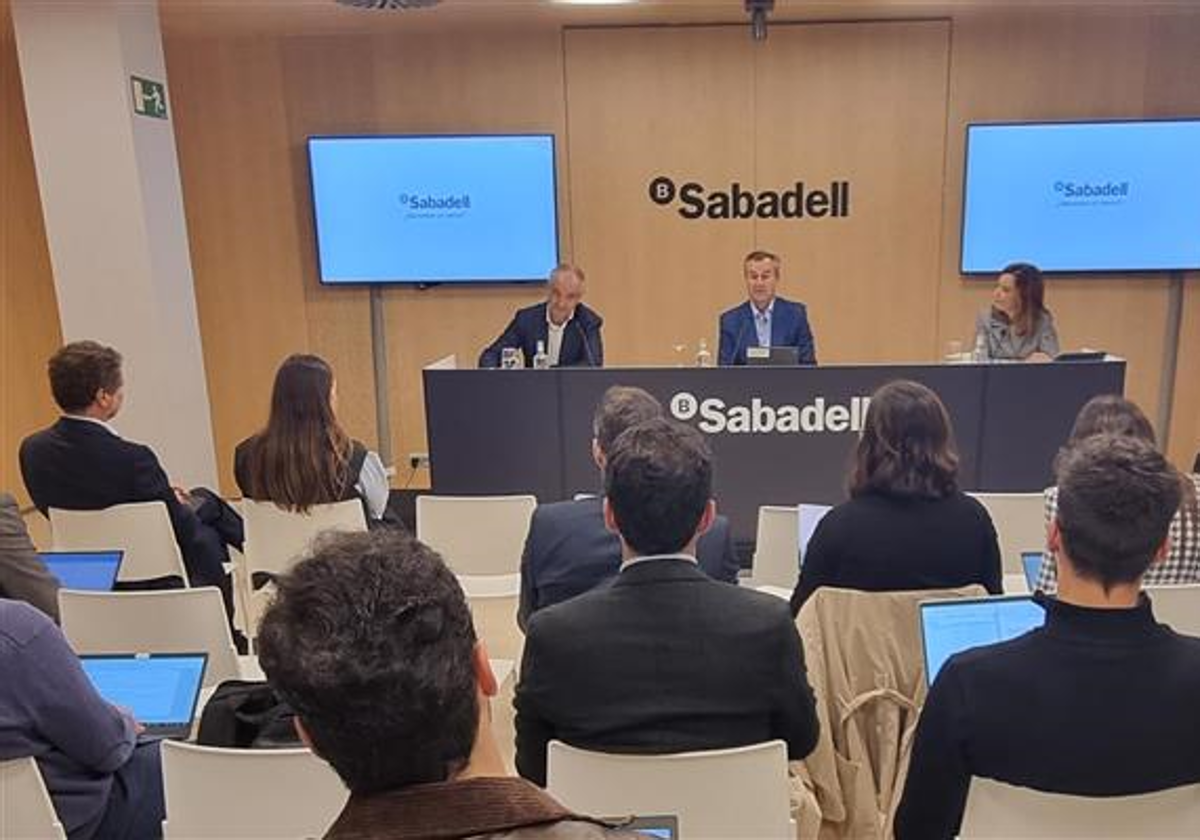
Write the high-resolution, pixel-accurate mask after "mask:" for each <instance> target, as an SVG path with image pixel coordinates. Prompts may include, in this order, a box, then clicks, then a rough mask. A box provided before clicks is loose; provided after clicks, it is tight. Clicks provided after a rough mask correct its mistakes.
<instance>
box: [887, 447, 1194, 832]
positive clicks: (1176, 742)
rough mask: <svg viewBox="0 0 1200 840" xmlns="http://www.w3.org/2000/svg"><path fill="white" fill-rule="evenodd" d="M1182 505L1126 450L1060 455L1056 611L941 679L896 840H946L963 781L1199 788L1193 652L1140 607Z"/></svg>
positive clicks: (1160, 467) (1090, 789)
mask: <svg viewBox="0 0 1200 840" xmlns="http://www.w3.org/2000/svg"><path fill="white" fill-rule="evenodd" d="M1183 493H1184V489H1183V484H1182V481H1181V477H1180V475H1179V473H1177V472H1176V471H1175V469H1174V468H1173V467H1171V465H1170V464H1168V463H1167V461H1166V460H1165V459H1164V458H1163V457H1162V455H1160V454H1159V453H1158V452H1156V451H1155V450H1154V448H1153V446H1152V445H1150V444H1148V443H1146V442H1144V441H1141V440H1137V439H1135V438H1131V437H1117V436H1113V435H1096V436H1093V437H1090V438H1087V439H1085V440H1082V441H1080V442H1078V443H1076V444H1073V445H1072V446H1071V448H1070V449H1068V450H1065V451H1064V452H1063V454H1062V455H1060V456H1059V462H1058V512H1057V516H1056V519H1055V521H1054V522H1053V523H1051V526H1050V533H1049V537H1048V544H1049V547H1050V550H1051V551H1052V552H1053V553H1054V554H1055V556H1056V557H1057V558H1058V575H1059V578H1058V598H1057V600H1054V599H1045V600H1044V601H1043V605H1044V606H1045V609H1046V623H1045V626H1043V627H1041V628H1039V629H1037V630H1033V631H1031V632H1029V633H1026V634H1025V635H1023V636H1019V637H1018V638H1016V639H1013V640H1011V641H1008V642H1003V643H1001V644H997V645H988V646H985V647H980V648H975V649H974V650H968V651H965V652H963V653H960V654H957V655H955V656H953V657H951V658H950V659H949V661H948V662H947V663H946V664H945V665H944V666H943V667H942V669H941V671H939V672H938V676H937V679H936V680H935V681H934V684H933V686H932V688H931V689H930V691H929V698H928V700H927V701H926V704H925V708H924V710H923V712H922V714H921V721H920V724H919V725H918V728H917V735H916V741H915V743H914V746H913V753H912V763H911V765H910V767H909V771H908V782H907V784H906V785H905V788H904V797H903V799H902V801H901V803H900V808H899V810H898V811H897V814H896V823H895V825H896V837H897V840H917V838H919V840H931V838H951V837H955V836H957V835H958V830H959V823H960V822H961V821H962V816H963V810H964V807H965V804H966V800H967V793H968V790H969V788H970V784H971V777H972V776H980V777H985V778H991V779H997V780H999V781H1001V782H1006V783H1008V784H1012V785H1019V786H1021V787H1029V788H1035V789H1037V790H1041V791H1047V792H1050V793H1066V794H1074V795H1077V796H1119V795H1126V794H1139V793H1149V792H1151V791H1156V790H1164V789H1166V788H1171V787H1176V786H1179V785H1185V784H1195V783H1197V782H1200V726H1197V725H1196V714H1197V713H1196V710H1197V709H1198V708H1200V639H1196V638H1191V637H1188V636H1180V635H1177V634H1176V633H1175V632H1174V631H1172V630H1171V629H1170V628H1169V627H1166V626H1165V625H1162V624H1158V623H1157V622H1155V620H1154V614H1153V612H1152V611H1151V600H1150V598H1148V597H1147V596H1146V595H1145V594H1144V593H1142V592H1141V581H1142V576H1143V575H1144V574H1145V573H1146V570H1147V569H1148V568H1149V567H1150V564H1151V563H1154V562H1156V561H1157V560H1161V559H1162V558H1163V557H1165V556H1166V552H1167V550H1168V546H1169V544H1170V540H1169V537H1168V532H1169V530H1170V525H1171V519H1172V517H1173V516H1174V515H1175V511H1176V509H1178V507H1179V505H1180V500H1181V499H1182V498H1183ZM1188 503H1191V502H1190V501H1189V502H1188Z"/></svg>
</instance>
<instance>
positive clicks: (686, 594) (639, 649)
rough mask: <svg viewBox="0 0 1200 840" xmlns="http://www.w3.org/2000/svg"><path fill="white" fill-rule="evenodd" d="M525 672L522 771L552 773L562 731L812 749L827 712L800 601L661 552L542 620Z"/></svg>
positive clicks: (644, 748) (792, 753) (662, 746)
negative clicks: (796, 617)
mask: <svg viewBox="0 0 1200 840" xmlns="http://www.w3.org/2000/svg"><path fill="white" fill-rule="evenodd" d="M520 673H521V678H520V682H519V683H518V684H517V689H516V699H515V700H514V705H515V706H516V711H517V715H516V730H517V771H518V772H519V773H520V774H521V775H522V776H524V777H525V778H527V779H529V780H530V781H533V782H537V783H538V784H543V785H544V784H545V782H546V745H547V744H548V743H549V742H550V740H551V739H552V738H558V739H559V740H561V741H565V742H566V743H568V744H572V745H574V746H578V747H583V748H585V749H594V750H611V751H625V752H645V753H671V752H683V751H687V750H706V749H720V748H726V747H737V746H745V745H748V744H756V743H760V742H762V741H769V740H771V739H773V738H781V739H783V740H784V741H786V742H787V745H788V756H789V757H790V758H793V759H801V758H804V757H805V756H806V755H808V753H809V752H810V751H811V750H812V748H813V746H814V745H815V744H816V741H817V714H816V709H815V707H814V704H813V694H812V689H811V688H810V687H809V685H808V678H807V675H806V672H805V667H804V653H803V650H802V649H801V647H800V637H799V635H798V634H797V632H796V626H795V624H793V623H792V617H791V615H790V614H789V612H788V608H787V604H786V603H785V602H784V601H782V600H780V599H779V598H776V597H774V596H772V595H766V594H763V593H761V592H756V591H754V590H752V589H742V588H740V587H736V586H730V585H729V584H727V583H718V582H717V581H714V580H712V579H711V578H709V577H708V576H707V575H705V574H704V572H702V571H700V569H699V568H697V567H696V565H695V564H694V563H692V562H691V561H688V560H678V559H654V560H645V561H643V562H641V563H637V564H635V565H632V566H629V567H627V568H626V569H625V570H624V571H622V572H621V574H620V575H618V576H617V579H616V580H615V581H613V583H612V585H611V586H602V587H600V588H599V589H593V590H592V591H591V592H587V593H584V594H583V595H580V596H579V597H578V598H572V599H571V600H570V601H565V602H563V603H561V604H557V605H555V606H553V607H547V608H546V609H544V610H539V611H538V612H537V613H535V614H534V615H533V617H532V618H531V619H530V621H529V631H528V633H527V634H526V637H525V653H524V657H523V659H522V661H521V672H520Z"/></svg>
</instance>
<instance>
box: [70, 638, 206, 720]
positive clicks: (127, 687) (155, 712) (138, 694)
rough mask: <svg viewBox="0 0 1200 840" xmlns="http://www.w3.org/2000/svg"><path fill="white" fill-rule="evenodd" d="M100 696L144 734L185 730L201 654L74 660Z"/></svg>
mask: <svg viewBox="0 0 1200 840" xmlns="http://www.w3.org/2000/svg"><path fill="white" fill-rule="evenodd" d="M79 661H80V663H81V664H82V665H83V670H84V673H86V674H87V675H88V678H89V679H91V681H92V685H94V686H95V687H96V691H97V692H99V694H100V696H101V697H103V698H104V699H105V700H107V701H108V702H110V703H112V704H113V705H114V706H121V707H122V708H125V709H128V710H129V711H131V712H132V713H133V716H134V718H136V719H137V721H138V722H139V723H141V724H143V725H145V726H146V728H147V729H148V730H150V731H151V732H154V731H155V730H162V729H163V728H170V727H189V728H190V727H191V723H192V717H193V716H194V715H195V713H196V700H197V699H198V698H199V696H200V686H201V684H202V681H203V678H204V667H205V665H206V664H207V662H208V654H207V653H159V654H111V655H109V654H104V655H89V656H81V657H79Z"/></svg>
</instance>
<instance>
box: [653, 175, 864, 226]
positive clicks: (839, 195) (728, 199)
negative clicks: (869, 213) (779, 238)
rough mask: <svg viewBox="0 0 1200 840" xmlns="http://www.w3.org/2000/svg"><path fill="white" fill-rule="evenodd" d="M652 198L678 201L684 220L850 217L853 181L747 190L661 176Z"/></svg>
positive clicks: (664, 203) (735, 184)
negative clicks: (710, 186)
mask: <svg viewBox="0 0 1200 840" xmlns="http://www.w3.org/2000/svg"><path fill="white" fill-rule="evenodd" d="M649 194H650V200H651V201H652V202H654V203H655V204H657V205H659V206H660V207H670V206H672V205H675V204H678V206H677V207H676V212H677V213H679V215H680V216H682V217H683V218H685V219H845V218H848V217H849V216H850V182H849V181H832V182H831V183H830V184H829V186H828V187H826V186H824V185H822V186H821V187H819V188H818V187H810V186H809V185H808V184H806V183H805V182H804V181H796V182H795V184H793V185H792V187H791V188H790V189H785V190H762V191H759V192H755V191H754V190H749V189H745V188H743V187H742V185H741V184H740V183H739V182H737V181H734V182H733V183H732V184H730V185H729V187H728V188H727V189H719V190H710V189H709V188H708V187H706V186H704V184H701V183H698V182H696V181H687V182H686V183H684V184H680V185H676V183H675V181H674V180H673V179H672V178H668V177H667V176H666V175H659V176H658V177H656V178H654V179H653V180H651V181H650V186H649Z"/></svg>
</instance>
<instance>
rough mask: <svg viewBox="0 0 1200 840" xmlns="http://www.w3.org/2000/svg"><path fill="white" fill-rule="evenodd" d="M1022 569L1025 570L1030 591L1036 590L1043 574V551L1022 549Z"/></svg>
mask: <svg viewBox="0 0 1200 840" xmlns="http://www.w3.org/2000/svg"><path fill="white" fill-rule="evenodd" d="M1021 569H1022V570H1023V571H1024V572H1025V583H1027V584H1028V585H1029V591H1030V592H1036V591H1037V582H1038V577H1040V576H1041V574H1042V552H1040V551H1022V552H1021Z"/></svg>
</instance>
